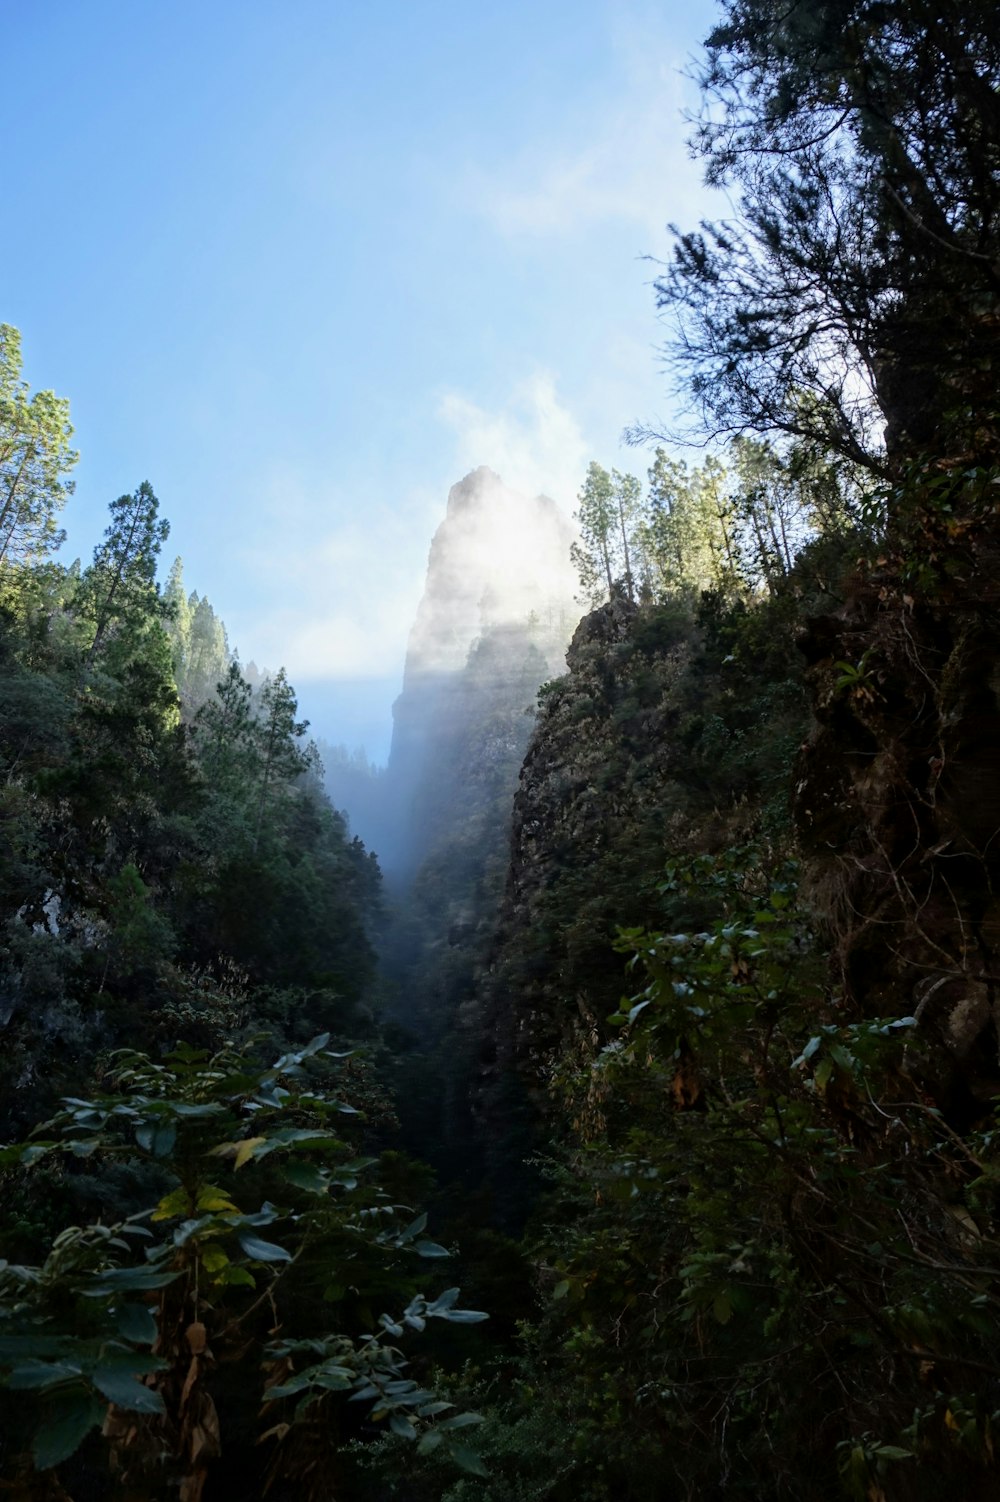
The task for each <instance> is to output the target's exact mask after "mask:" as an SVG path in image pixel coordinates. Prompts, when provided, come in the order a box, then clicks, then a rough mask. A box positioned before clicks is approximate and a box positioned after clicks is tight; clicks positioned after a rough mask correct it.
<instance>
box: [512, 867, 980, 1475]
mask: <svg viewBox="0 0 1000 1502" xmlns="http://www.w3.org/2000/svg"><path fill="white" fill-rule="evenodd" d="M795 876H796V873H795V868H794V866H792V865H790V864H787V863H786V864H783V865H778V866H777V867H775V865H774V862H773V860H772V859H771V858H769V857H768V855H767V854H766V852H765V851H761V850H754V849H744V850H739V849H734V850H732V851H730V852H728V853H727V854H726V855H724V856H711V857H709V856H705V857H700V858H697V859H695V860H688V861H675V862H674V863H672V865H671V866H670V867H668V872H667V878H666V880H665V882H663V883H662V897H663V900H664V902H665V903H667V904H668V905H670V906H671V907H672V908H673V910H674V911H675V912H677V913H680V912H682V911H686V913H687V916H688V918H689V920H690V922H689V923H687V924H686V925H685V927H684V928H683V929H676V928H675V929H669V930H666V931H663V930H647V929H634V930H632V931H626V932H623V933H622V934H621V936H620V941H619V943H620V948H621V950H622V952H623V953H627V954H628V955H630V970H631V973H632V974H633V975H634V976H635V977H636V978H637V981H638V983H639V989H638V990H636V991H633V993H632V994H631V995H629V996H628V997H627V999H624V1000H623V1001H622V1003H621V1004H620V1006H619V1008H618V1009H617V1010H616V1011H615V1012H614V1014H613V1015H612V1016H611V1017H610V1018H609V1019H608V1021H609V1025H610V1026H611V1027H613V1028H616V1029H620V1033H619V1036H617V1037H615V1038H613V1039H612V1041H610V1042H609V1043H608V1044H606V1045H604V1046H603V1047H602V1046H600V1045H596V1044H595V1046H594V1047H593V1048H592V1050H591V1051H590V1053H589V1055H588V1056H586V1057H585V1058H584V1059H583V1060H582V1062H581V1063H580V1064H579V1065H574V1063H573V1060H572V1059H571V1058H569V1057H566V1058H565V1060H564V1062H563V1065H562V1067H561V1069H560V1070H559V1071H558V1073H557V1076H556V1079H555V1089H556V1090H557V1092H558V1094H559V1095H560V1096H561V1097H562V1099H563V1100H564V1102H565V1105H564V1109H565V1111H566V1113H567V1115H568V1116H569V1117H570V1118H571V1119H572V1122H573V1133H572V1136H571V1139H570V1142H569V1143H568V1145H567V1148H566V1150H565V1151H564V1152H563V1153H562V1154H560V1155H559V1157H558V1158H557V1159H556V1160H555V1161H554V1162H553V1163H552V1165H551V1170H550V1171H551V1174H552V1178H553V1184H554V1188H553V1191H552V1193H551V1195H550V1197H549V1200H548V1203H547V1205H546V1207H545V1210H544V1212H543V1220H542V1223H541V1226H540V1230H539V1241H538V1247H537V1251H536V1257H537V1261H538V1265H539V1268H540V1270H541V1275H542V1277H543V1278H544V1280H545V1285H546V1288H547V1294H548V1297H547V1303H546V1307H545V1310H544V1313H543V1316H542V1319H541V1322H540V1325H539V1327H538V1329H537V1331H535V1332H533V1333H532V1335H531V1337H530V1344H529V1346H528V1353H527V1358H526V1367H525V1380H527V1381H530V1382H532V1383H534V1384H537V1387H538V1392H539V1401H540V1402H541V1403H542V1405H543V1409H544V1410H545V1411H546V1412H547V1413H548V1414H549V1416H550V1418H549V1428H550V1430H551V1431H552V1432H558V1431H559V1428H560V1426H565V1425H566V1424H567V1423H568V1422H569V1420H568V1415H569V1414H574V1415H576V1418H575V1421H574V1433H575V1434H577V1435H578V1436H580V1435H583V1436H584V1439H583V1449H584V1466H585V1467H586V1466H587V1462H588V1461H590V1462H596V1461H597V1460H598V1459H600V1460H602V1461H603V1460H606V1459H607V1458H608V1457H609V1456H611V1457H613V1458H614V1461H615V1465H614V1472H615V1479H614V1481H613V1482H610V1481H609V1482H607V1483H604V1484H603V1489H602V1487H601V1485H600V1484H599V1485H598V1489H597V1490H596V1491H595V1492H594V1493H593V1495H595V1496H600V1497H604V1496H607V1497H611V1496H615V1497H625V1498H630V1499H631V1498H637V1499H638V1498H646V1497H647V1496H659V1495H662V1494H663V1493H662V1491H657V1490H656V1487H657V1486H658V1485H659V1484H660V1483H659V1482H655V1483H654V1482H651V1475H654V1474H658V1472H656V1471H653V1470H651V1467H653V1466H655V1465H656V1464H657V1462H656V1461H655V1460H654V1457H656V1456H657V1455H659V1456H661V1457H662V1458H661V1461H660V1464H662V1463H664V1461H665V1463H666V1465H667V1466H668V1474H669V1475H670V1477H671V1482H670V1485H671V1487H672V1490H671V1493H670V1494H671V1495H676V1496H678V1497H683V1498H691V1499H694V1498H696V1497H703V1496H706V1495H711V1494H713V1492H714V1491H715V1490H716V1489H719V1488H722V1487H726V1488H727V1490H728V1491H730V1492H732V1494H733V1495H746V1496H748V1497H749V1496H753V1497H774V1498H780V1497H788V1498H800V1497H811V1496H817V1497H818V1496H831V1495H837V1494H838V1493H839V1492H840V1493H842V1494H843V1495H845V1496H847V1497H857V1498H866V1499H867V1498H871V1497H872V1496H884V1497H900V1498H904V1497H905V1498H907V1499H910V1498H921V1499H927V1502H930V1499H931V1498H935V1497H937V1496H940V1495H941V1494H942V1490H943V1489H944V1488H945V1487H946V1486H948V1485H949V1484H953V1485H958V1486H965V1487H968V1488H969V1494H970V1495H977V1496H978V1495H986V1494H987V1493H986V1492H985V1491H983V1490H982V1489H981V1488H982V1487H984V1486H988V1485H989V1484H990V1482H989V1481H988V1478H989V1477H991V1476H992V1474H993V1459H992V1444H993V1440H992V1433H993V1429H994V1426H995V1424H996V1409H997V1403H998V1399H1000V1386H998V1383H1000V1370H998V1369H997V1368H996V1367H995V1364H994V1362H993V1356H992V1352H993V1351H994V1349H995V1344H996V1340H997V1337H998V1335H1000V1303H998V1301H997V1299H996V1297H995V1292H994V1290H993V1278H992V1269H993V1268H994V1267H995V1266H996V1258H997V1255H998V1253H1000V1247H998V1245H997V1240H996V1229H995V1224H994V1222H993V1220H992V1213H991V1212H985V1213H984V1205H983V1202H982V1201H981V1200H980V1199H979V1189H980V1185H981V1184H983V1183H984V1182H989V1183H992V1182H993V1180H994V1178H995V1176H996V1174H997V1173H998V1172H1000V1163H998V1162H997V1160H996V1146H995V1140H994V1139H995V1136H996V1134H995V1130H994V1128H993V1123H992V1122H990V1124H989V1126H988V1127H987V1128H986V1129H984V1130H983V1131H981V1132H979V1133H977V1134H974V1135H973V1136H972V1137H967V1138H966V1139H965V1140H964V1141H963V1140H960V1139H958V1138H957V1137H955V1136H954V1135H953V1134H952V1133H951V1132H950V1131H949V1129H948V1128H947V1127H946V1126H945V1125H944V1123H943V1122H942V1120H941V1117H940V1115H939V1114H938V1113H937V1112H936V1111H935V1110H933V1109H931V1108H928V1107H927V1106H926V1105H924V1104H923V1103H922V1102H921V1101H920V1099H919V1093H918V1091H917V1090H916V1088H915V1086H914V1084H913V1080H912V1078H910V1076H909V1073H908V1070H909V1068H910V1067H912V1060H913V1057H914V1054H915V1053H919V1051H920V1049H921V1047H923V1046H924V1045H923V1044H922V1041H921V1039H920V1036H919V1029H918V1027H917V1023H916V1019H914V1018H912V1017H910V1018H901V1019H900V1018H895V1019H878V1018H876V1019H865V1020H855V1019H851V1018H850V1017H847V1016H844V1014H843V1007H842V1005H840V1004H839V1003H838V1001H837V998H836V997H835V996H831V995H830V994H829V993H828V991H827V989H826V984H825V967H824V964H823V957H822V955H821V954H819V953H817V950H816V947H815V943H814V941H813V939H812V936H811V934H810V932H809V928H808V924H807V921H806V918H805V915H804V913H803V912H802V910H801V908H800V907H799V905H798V903H797V900H796V890H795ZM584 1414H585V1415H588V1419H587V1422H586V1424H584V1425H583V1426H581V1423H580V1416H581V1415H584ZM915 1415H916V1417H915ZM958 1415H961V1416H962V1417H961V1418H959V1417H958ZM534 1421H535V1420H534V1416H533V1415H532V1416H531V1417H530V1418H529V1416H528V1414H527V1412H525V1411H524V1410H523V1409H522V1411H521V1414H520V1416H519V1417H518V1416H516V1412H515V1417H514V1424H515V1432H516V1431H517V1429H518V1428H519V1427H520V1426H524V1428H525V1432H526V1434H527V1433H528V1432H529V1431H530V1429H531V1425H532V1424H533V1423H534ZM588 1431H589V1432H588ZM488 1432H489V1431H487V1433H488ZM668 1434H669V1435H670V1436H671V1440H670V1443H669V1446H667V1448H666V1449H664V1448H662V1447H663V1445H664V1437H665V1436H666V1435H668ZM511 1448H512V1449H513V1448H516V1445H515V1444H513V1443H512V1445H511ZM484 1453H487V1454H488V1453H489V1442H488V1441H487V1444H486V1445H484ZM914 1462H916V1463H917V1465H918V1466H919V1469H917V1468H916V1466H915V1465H914ZM588 1474H591V1475H592V1472H589V1471H588ZM545 1475H546V1477H547V1478H548V1480H547V1481H546V1482H545V1483H544V1484H540V1486H539V1490H538V1493H537V1495H539V1496H544V1497H549V1496H552V1497H560V1496H562V1495H563V1492H562V1490H560V1483H559V1481H558V1479H557V1476H558V1469H557V1467H556V1466H555V1465H553V1467H552V1468H551V1469H549V1470H547V1471H546V1472H545ZM948 1478H951V1482H949V1480H948ZM546 1486H547V1487H548V1488H549V1489H546ZM651 1487H652V1489H650V1488H651ZM487 1494H488V1493H484V1495H487ZM514 1494H515V1495H516V1494H517V1493H516V1492H515V1493H514ZM528 1495H532V1494H531V1493H528Z"/></svg>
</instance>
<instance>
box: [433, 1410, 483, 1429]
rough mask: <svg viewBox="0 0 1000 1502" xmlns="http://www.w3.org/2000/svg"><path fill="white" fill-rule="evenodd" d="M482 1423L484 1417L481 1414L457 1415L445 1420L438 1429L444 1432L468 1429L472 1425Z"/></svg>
mask: <svg viewBox="0 0 1000 1502" xmlns="http://www.w3.org/2000/svg"><path fill="white" fill-rule="evenodd" d="M482 1422H483V1416H482V1414H481V1413H456V1414H455V1415H454V1417H452V1418H450V1419H445V1420H444V1421H443V1422H442V1423H440V1424H439V1425H438V1428H439V1429H441V1430H442V1432H443V1431H444V1430H446V1429H468V1428H470V1427H471V1425H473V1424H481V1423H482Z"/></svg>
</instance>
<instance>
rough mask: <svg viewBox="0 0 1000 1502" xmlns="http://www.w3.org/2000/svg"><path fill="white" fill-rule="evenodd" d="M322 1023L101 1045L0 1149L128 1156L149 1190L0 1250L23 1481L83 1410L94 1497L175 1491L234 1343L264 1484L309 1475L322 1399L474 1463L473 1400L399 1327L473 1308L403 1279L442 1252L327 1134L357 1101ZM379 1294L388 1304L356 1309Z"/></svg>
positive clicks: (196, 1481) (78, 1435)
mask: <svg viewBox="0 0 1000 1502" xmlns="http://www.w3.org/2000/svg"><path fill="white" fill-rule="evenodd" d="M328 1043H329V1035H328V1034H323V1035H320V1036H318V1037H316V1038H314V1039H313V1040H312V1041H311V1042H310V1043H308V1044H307V1045H306V1046H305V1047H303V1048H300V1049H298V1050H296V1051H294V1052H289V1053H286V1054H284V1055H282V1057H280V1058H279V1059H278V1060H276V1061H275V1062H274V1063H273V1064H272V1065H271V1066H270V1067H266V1068H264V1067H261V1065H260V1064H259V1063H257V1062H255V1061H254V1060H253V1059H252V1058H251V1057H250V1056H248V1055H245V1054H239V1053H236V1052H233V1051H229V1052H223V1053H219V1054H215V1055H209V1054H208V1053H207V1051H204V1050H197V1049H193V1048H191V1047H187V1046H182V1047H180V1048H178V1049H176V1050H175V1051H174V1052H173V1053H172V1054H170V1055H168V1056H167V1057H166V1058H164V1059H163V1060H161V1061H153V1060H152V1059H150V1058H149V1057H148V1056H147V1055H144V1054H138V1053H131V1052H119V1053H118V1054H116V1055H114V1056H113V1057H112V1058H111V1059H110V1061H109V1065H108V1070H107V1073H106V1075H105V1079H104V1081H103V1088H102V1089H101V1091H100V1092H99V1093H95V1094H93V1095H92V1096H90V1097H88V1098H86V1099H83V1098H66V1099H64V1101H63V1102H62V1106H61V1109H60V1110H59V1111H58V1112H57V1113H56V1114H55V1115H54V1116H53V1117H52V1118H51V1119H50V1120H49V1121H47V1122H45V1123H44V1124H43V1125H42V1126H40V1127H39V1128H38V1129H37V1131H36V1132H35V1134H34V1135H33V1138H32V1140H31V1141H29V1142H28V1143H27V1144H23V1143H22V1144H16V1145H13V1146H10V1147H6V1148H3V1149H0V1174H2V1176H3V1179H4V1180H5V1182H7V1183H10V1182H14V1181H16V1180H17V1179H18V1178H19V1177H21V1176H24V1175H30V1174H32V1173H33V1172H36V1171H38V1166H39V1165H43V1164H44V1165H48V1166H50V1167H51V1165H52V1164H53V1162H54V1161H56V1160H60V1161H61V1162H62V1163H63V1165H64V1171H67V1172H72V1171H73V1169H74V1167H76V1166H77V1165H80V1164H81V1163H82V1164H86V1163H87V1162H88V1161H89V1160H93V1159H96V1160H106V1161H113V1160H115V1159H118V1160H126V1161H132V1160H135V1159H139V1160H144V1161H146V1162H147V1163H148V1164H149V1165H150V1167H151V1168H152V1169H153V1170H155V1172H156V1173H157V1174H158V1176H159V1179H160V1182H161V1185H162V1189H163V1192H162V1194H161V1195H160V1197H159V1199H158V1200H157V1201H156V1202H155V1203H152V1204H150V1205H149V1206H148V1207H147V1208H146V1209H144V1210H142V1211H141V1212H139V1213H137V1214H134V1215H131V1216H129V1217H128V1218H127V1219H125V1220H123V1221H122V1222H121V1223H119V1224H115V1225H111V1226H108V1225H104V1224H101V1223H100V1222H98V1223H95V1224H91V1225H85V1226H68V1227H66V1228H65V1229H63V1230H61V1231H60V1232H59V1234H58V1235H57V1236H56V1237H55V1239H54V1240H53V1242H52V1244H51V1247H50V1249H49V1251H48V1254H47V1255H46V1257H45V1258H44V1260H43V1261H42V1262H41V1263H40V1264H38V1265H33V1266H28V1265H12V1264H10V1263H7V1262H3V1261H0V1383H2V1385H3V1386H4V1387H6V1389H8V1391H9V1392H11V1393H12V1394H15V1395H16V1400H15V1399H11V1400H9V1401H10V1402H11V1404H12V1405H13V1404H14V1402H15V1401H16V1404H17V1406H11V1408H10V1413H11V1414H12V1415H13V1419H14V1423H13V1424H12V1425H11V1426H10V1427H11V1429H12V1431H13V1432H14V1433H19V1434H22V1435H24V1436H25V1438H27V1436H28V1435H32V1436H33V1437H32V1438H31V1440H30V1457H29V1456H27V1455H21V1456H18V1455H17V1453H16V1451H17V1446H16V1445H13V1446H12V1445H11V1441H10V1439H9V1438H8V1440H7V1448H8V1456H7V1457H6V1459H7V1461H8V1462H9V1464H8V1469H12V1470H13V1471H14V1472H16V1473H17V1474H18V1475H19V1477H20V1478H21V1479H20V1483H19V1484H23V1485H24V1486H25V1487H26V1488H27V1490H26V1491H25V1492H24V1495H26V1496H27V1495H33V1494H34V1493H33V1492H32V1491H31V1487H32V1485H33V1484H34V1483H32V1481H31V1475H32V1472H35V1473H37V1472H47V1471H50V1470H51V1469H52V1468H53V1467H57V1466H60V1465H62V1464H63V1463H64V1462H67V1461H69V1460H70V1458H71V1457H72V1456H74V1454H75V1453H76V1451H77V1450H78V1449H79V1447H80V1446H81V1445H83V1444H84V1442H86V1441H89V1451H90V1455H91V1464H94V1463H95V1462H94V1461H93V1455H94V1451H95V1446H96V1443H97V1440H96V1431H97V1430H98V1429H100V1431H101V1437H102V1440H103V1444H104V1446H105V1447H106V1449H107V1452H108V1456H107V1460H108V1465H109V1467H110V1475H111V1477H112V1478H113V1482H112V1484H113V1486H114V1487H115V1488H116V1490H115V1491H114V1492H112V1493H109V1495H122V1496H124V1495H128V1496H129V1497H136V1496H146V1495H150V1496H159V1495H162V1494H163V1489H164V1488H166V1487H178V1488H179V1493H180V1496H181V1498H182V1499H185V1502H197V1499H198V1498H200V1497H201V1494H202V1490H203V1488H204V1486H205V1484H206V1481H207V1480H208V1477H209V1471H210V1463H211V1461H212V1460H213V1459H214V1458H215V1457H216V1456H218V1455H219V1453H220V1451H221V1450H222V1447H223V1442H224V1438H225V1427H226V1426H225V1423H224V1417H225V1415H226V1414H227V1412H233V1413H234V1415H235V1416H234V1424H235V1426H236V1428H237V1431H238V1432H239V1433H240V1437H241V1438H243V1437H244V1434H245V1431H246V1429H247V1419H246V1414H245V1413H244V1414H242V1415H240V1414H239V1412H238V1406H239V1405H238V1404H236V1403H235V1402H234V1399H233V1394H232V1391H231V1388H232V1387H233V1381H232V1375H231V1374H232V1368H233V1365H234V1363H238V1364H239V1367H238V1375H237V1381H238V1385H239V1388H240V1394H241V1401H242V1406H243V1408H244V1409H245V1408H246V1407H247V1404H248V1402H249V1404H250V1405H252V1408H255V1409H259V1412H260V1419H259V1435H258V1436H253V1437H254V1438H256V1437H259V1438H260V1439H262V1440H263V1442H264V1443H265V1444H266V1446H267V1448H266V1450H265V1451H264V1453H263V1456H262V1459H261V1462H260V1466H265V1465H266V1467H267V1487H266V1489H270V1487H272V1486H274V1485H276V1484H277V1485H279V1490H280V1485H281V1484H284V1483H285V1482H287V1481H288V1480H290V1479H291V1480H294V1481H295V1482H296V1485H297V1495H300V1496H302V1497H306V1498H310V1497H316V1498H319V1497H321V1496H323V1497H325V1496H327V1495H328V1494H329V1493H328V1490H327V1488H328V1487H329V1485H330V1475H331V1468H335V1466H336V1450H337V1444H338V1437H339V1435H340V1433H341V1430H342V1428H343V1427H344V1424H345V1422H349V1421H347V1420H344V1418H343V1416H342V1415H339V1414H338V1413H337V1412H336V1411H335V1407H336V1405H337V1404H340V1403H342V1402H344V1401H346V1403H347V1404H349V1405H350V1404H355V1405H358V1412H359V1415H360V1416H364V1419H365V1423H366V1424H371V1423H375V1424H379V1423H382V1422H383V1421H384V1422H385V1423H386V1424H387V1425H388V1427H389V1429H391V1431H392V1432H393V1433H394V1434H396V1435H399V1436H403V1437H405V1438H406V1439H408V1440H413V1441H416V1442H417V1447H418V1450H420V1451H421V1452H423V1453H427V1452H430V1451H432V1450H435V1449H438V1448H440V1449H441V1451H442V1452H443V1453H445V1454H448V1453H450V1454H451V1455H452V1456H453V1458H454V1461H455V1463H457V1464H458V1465H459V1466H462V1465H465V1466H469V1465H470V1464H471V1465H473V1466H475V1467H479V1468H480V1469H481V1466H480V1462H479V1461H478V1460H477V1459H476V1457H475V1456H474V1454H473V1453H472V1452H471V1451H468V1450H467V1449H466V1447H465V1446H464V1444H462V1443H461V1441H462V1440H464V1438H465V1435H464V1432H463V1431H464V1430H465V1429H466V1428H467V1427H469V1426H471V1425H473V1424H475V1423H477V1422H478V1415H476V1414H473V1413H468V1412H466V1413H461V1412H458V1411H457V1410H456V1409H455V1405H454V1404H452V1403H451V1402H450V1401H448V1400H447V1399H442V1398H441V1397H440V1396H439V1395H438V1394H437V1393H435V1392H433V1391H432V1390H430V1389H428V1388H427V1387H425V1386H423V1385H422V1384H421V1383H420V1382H418V1381H417V1380H415V1379H414V1378H413V1377H412V1376H411V1375H410V1374H409V1372H408V1371H407V1366H408V1361H407V1358H406V1356H405V1355H404V1351H403V1342H404V1341H405V1339H406V1337H408V1336H410V1335H412V1334H418V1333H420V1332H421V1331H423V1330H424V1329H425V1327H426V1325H427V1322H428V1321H429V1320H445V1321H450V1322H452V1323H462V1324H472V1323H478V1322H479V1321H481V1320H484V1319H485V1318H486V1315H485V1314H482V1313H480V1312H479V1311H477V1310H469V1309H462V1308H459V1307H458V1297H459V1294H458V1289H456V1288H451V1289H447V1290H445V1291H444V1292H443V1293H441V1294H439V1295H438V1296H437V1297H436V1298H431V1297H428V1296H425V1295H424V1294H423V1293H421V1292H419V1291H417V1290H416V1288H415V1287H414V1269H413V1263H414V1260H415V1259H420V1258H425V1259H432V1260H437V1259H444V1258H447V1257H448V1256H449V1252H448V1251H447V1249H446V1248H445V1247H443V1246H440V1245H438V1244H437V1243H436V1242H433V1241H431V1240H429V1239H428V1238H427V1237H426V1236H425V1235H424V1229H425V1225H426V1216H425V1215H417V1216H414V1215H413V1213H412V1210H411V1209H410V1208H409V1207H407V1206H405V1205H402V1204H399V1203H397V1202H395V1201H394V1200H393V1198H392V1197H390V1195H389V1194H387V1193H386V1192H385V1191H384V1190H382V1189H381V1188H380V1187H379V1185H378V1184H377V1182H375V1181H374V1179H373V1177H372V1172H371V1171H372V1169H373V1168H374V1167H375V1165H376V1160H375V1159H373V1158H370V1157H364V1156H359V1155H358V1153H357V1151H356V1150H355V1149H354V1148H353V1147H352V1146H351V1145H350V1143H349V1142H348V1141H347V1140H345V1137H346V1133H345V1131H344V1128H343V1124H344V1123H345V1122H346V1123H349V1122H350V1120H351V1118H352V1117H357V1116H358V1112H357V1110H356V1108H355V1107H354V1106H353V1105H352V1104H351V1103H350V1101H349V1099H348V1098H347V1095H346V1094H345V1093H344V1092H343V1090H339V1089H338V1088H337V1087H338V1080H337V1070H338V1068H339V1067H340V1065H341V1061H342V1060H343V1059H344V1057H345V1056H344V1055H343V1054H335V1053H331V1051H330V1050H329V1049H328V1047H327V1045H328ZM339 1083H340V1084H341V1085H343V1084H344V1083H345V1080H343V1079H341V1080H340V1082H339ZM382 1299H384V1300H385V1301H386V1302H388V1303H390V1307H391V1308H393V1309H394V1311H396V1310H398V1311H399V1312H393V1313H392V1314H388V1313H381V1314H377V1313H376V1312H375V1310H376V1308H377V1303H376V1300H379V1301H380V1300H382ZM324 1326H325V1328H324ZM227 1366H228V1367H229V1369H230V1379H229V1382H228V1385H227V1381H226V1368H227ZM217 1400H218V1401H217ZM317 1433H321V1434H322V1438H323V1454H322V1455H318V1454H317V1452H316V1435H317ZM453 1436H454V1438H453ZM259 1468H260V1467H258V1469H259ZM38 1484H39V1485H41V1484H42V1483H41V1481H39V1483H38ZM278 1494H279V1492H278V1491H276V1492H275V1495H278Z"/></svg>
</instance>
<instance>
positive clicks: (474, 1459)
mask: <svg viewBox="0 0 1000 1502" xmlns="http://www.w3.org/2000/svg"><path fill="white" fill-rule="evenodd" d="M451 1458H452V1460H453V1461H454V1462H455V1464H456V1465H457V1466H459V1467H460V1468H461V1469H462V1470H463V1471H468V1473H469V1475H470V1476H489V1474H490V1473H489V1471H488V1470H487V1469H486V1467H485V1466H484V1465H483V1462H482V1461H481V1460H480V1458H479V1456H478V1455H477V1454H476V1452H475V1451H474V1450H469V1449H468V1448H467V1447H466V1446H465V1445H452V1446H451Z"/></svg>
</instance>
